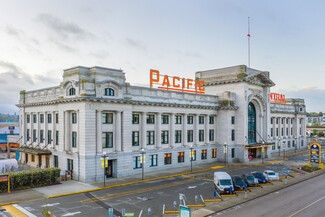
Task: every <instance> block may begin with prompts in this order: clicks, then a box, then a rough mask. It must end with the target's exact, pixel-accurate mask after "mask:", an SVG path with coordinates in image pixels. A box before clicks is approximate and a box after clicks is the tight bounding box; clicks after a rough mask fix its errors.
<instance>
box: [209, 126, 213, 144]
mask: <svg viewBox="0 0 325 217" xmlns="http://www.w3.org/2000/svg"><path fill="white" fill-rule="evenodd" d="M209 141H214V130H213V129H210V130H209Z"/></svg>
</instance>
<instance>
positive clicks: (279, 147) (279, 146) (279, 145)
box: [278, 137, 281, 157]
mask: <svg viewBox="0 0 325 217" xmlns="http://www.w3.org/2000/svg"><path fill="white" fill-rule="evenodd" d="M280 140H281V138H280V137H279V142H278V149H279V157H280V156H281V153H280V151H281V142H280Z"/></svg>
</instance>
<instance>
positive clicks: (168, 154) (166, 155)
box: [165, 153, 172, 164]
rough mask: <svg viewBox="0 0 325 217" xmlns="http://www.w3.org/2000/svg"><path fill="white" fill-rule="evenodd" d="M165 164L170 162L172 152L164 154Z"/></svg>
mask: <svg viewBox="0 0 325 217" xmlns="http://www.w3.org/2000/svg"><path fill="white" fill-rule="evenodd" d="M165 164H172V153H167V154H165Z"/></svg>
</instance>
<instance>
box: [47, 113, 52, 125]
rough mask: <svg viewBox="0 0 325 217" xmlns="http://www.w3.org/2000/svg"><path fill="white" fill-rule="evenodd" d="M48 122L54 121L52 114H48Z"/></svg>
mask: <svg viewBox="0 0 325 217" xmlns="http://www.w3.org/2000/svg"><path fill="white" fill-rule="evenodd" d="M47 123H49V124H50V123H52V114H47Z"/></svg>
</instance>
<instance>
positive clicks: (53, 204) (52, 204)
mask: <svg viewBox="0 0 325 217" xmlns="http://www.w3.org/2000/svg"><path fill="white" fill-rule="evenodd" d="M59 204H60V203H50V204H45V205H43V206H42V207H47V206H55V205H59Z"/></svg>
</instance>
